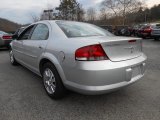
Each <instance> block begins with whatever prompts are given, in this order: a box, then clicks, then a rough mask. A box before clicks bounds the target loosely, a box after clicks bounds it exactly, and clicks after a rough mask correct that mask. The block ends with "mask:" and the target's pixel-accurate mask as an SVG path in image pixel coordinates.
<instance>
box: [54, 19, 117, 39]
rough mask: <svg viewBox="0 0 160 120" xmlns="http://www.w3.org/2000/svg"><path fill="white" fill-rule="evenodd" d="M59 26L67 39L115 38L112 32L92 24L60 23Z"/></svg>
mask: <svg viewBox="0 0 160 120" xmlns="http://www.w3.org/2000/svg"><path fill="white" fill-rule="evenodd" d="M56 23H57V25H58V26H59V27H60V28H61V30H62V31H63V32H64V33H65V34H66V36H67V37H69V38H71V37H91V36H114V35H113V34H111V33H110V32H108V31H106V30H104V29H102V28H100V27H97V26H95V25H92V24H87V23H80V22H65V21H58V22H56Z"/></svg>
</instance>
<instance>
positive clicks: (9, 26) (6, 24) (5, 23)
mask: <svg viewBox="0 0 160 120" xmlns="http://www.w3.org/2000/svg"><path fill="white" fill-rule="evenodd" d="M21 26H22V25H20V24H17V23H14V22H12V21H9V20H6V19H3V18H0V30H2V31H5V32H14V31H16V29H17V28H19V27H21Z"/></svg>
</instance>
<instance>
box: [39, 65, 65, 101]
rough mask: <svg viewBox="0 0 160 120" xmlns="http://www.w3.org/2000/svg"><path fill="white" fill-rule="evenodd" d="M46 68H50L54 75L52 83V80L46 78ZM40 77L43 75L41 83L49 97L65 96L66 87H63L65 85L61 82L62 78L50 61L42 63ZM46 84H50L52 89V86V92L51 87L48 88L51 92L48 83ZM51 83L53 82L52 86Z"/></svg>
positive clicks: (58, 97)
mask: <svg viewBox="0 0 160 120" xmlns="http://www.w3.org/2000/svg"><path fill="white" fill-rule="evenodd" d="M47 70H50V71H51V72H52V73H53V75H54V83H53V81H52V80H46V79H47V77H48V76H46V74H45V72H46V71H47ZM42 77H43V85H44V88H45V91H46V92H47V94H48V95H49V96H50V97H51V98H53V99H60V98H63V97H64V96H65V94H66V89H65V87H64V85H63V83H62V79H61V77H60V75H59V73H58V71H57V69H56V67H55V66H54V65H53V64H52V63H50V62H48V63H45V64H44V66H43V69H42ZM48 78H49V77H48ZM52 79H53V77H52ZM46 81H47V82H46ZM48 81H49V82H50V83H49V82H48ZM48 84H50V86H52V89H53V88H54V92H53V90H51V89H50V90H51V91H52V92H50V91H49V85H48ZM51 84H54V87H53V85H51ZM47 87H48V88H47Z"/></svg>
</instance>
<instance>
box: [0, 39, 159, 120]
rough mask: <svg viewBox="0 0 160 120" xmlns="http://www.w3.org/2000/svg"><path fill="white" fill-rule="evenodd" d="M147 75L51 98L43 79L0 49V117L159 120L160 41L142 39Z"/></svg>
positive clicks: (9, 119) (2, 119) (13, 119)
mask: <svg viewBox="0 0 160 120" xmlns="http://www.w3.org/2000/svg"><path fill="white" fill-rule="evenodd" d="M143 41H144V45H143V46H144V49H143V51H144V52H145V54H146V55H147V56H148V62H147V71H146V75H145V76H144V77H143V78H142V79H141V81H139V82H137V83H135V84H133V85H131V86H128V87H127V88H124V89H121V90H119V91H116V92H113V93H110V94H105V95H100V96H85V95H80V94H77V93H73V92H71V93H69V94H68V95H67V96H66V97H65V98H64V99H62V100H57V101H55V100H52V99H50V98H49V97H48V96H47V95H46V93H45V91H44V89H43V84H42V80H41V78H40V77H38V76H37V75H35V74H33V73H32V72H30V71H29V70H27V69H26V68H24V67H22V66H21V65H19V66H16V67H14V66H12V65H11V64H10V62H9V56H8V51H7V50H4V49H1V50H0V120H160V41H153V40H150V39H147V40H143Z"/></svg>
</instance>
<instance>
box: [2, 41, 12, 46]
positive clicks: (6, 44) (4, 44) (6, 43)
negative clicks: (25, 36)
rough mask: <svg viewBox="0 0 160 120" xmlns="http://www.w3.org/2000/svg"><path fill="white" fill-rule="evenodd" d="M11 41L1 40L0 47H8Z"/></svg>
mask: <svg viewBox="0 0 160 120" xmlns="http://www.w3.org/2000/svg"><path fill="white" fill-rule="evenodd" d="M11 41H12V40H1V42H0V47H8V46H9V44H10V43H11Z"/></svg>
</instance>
